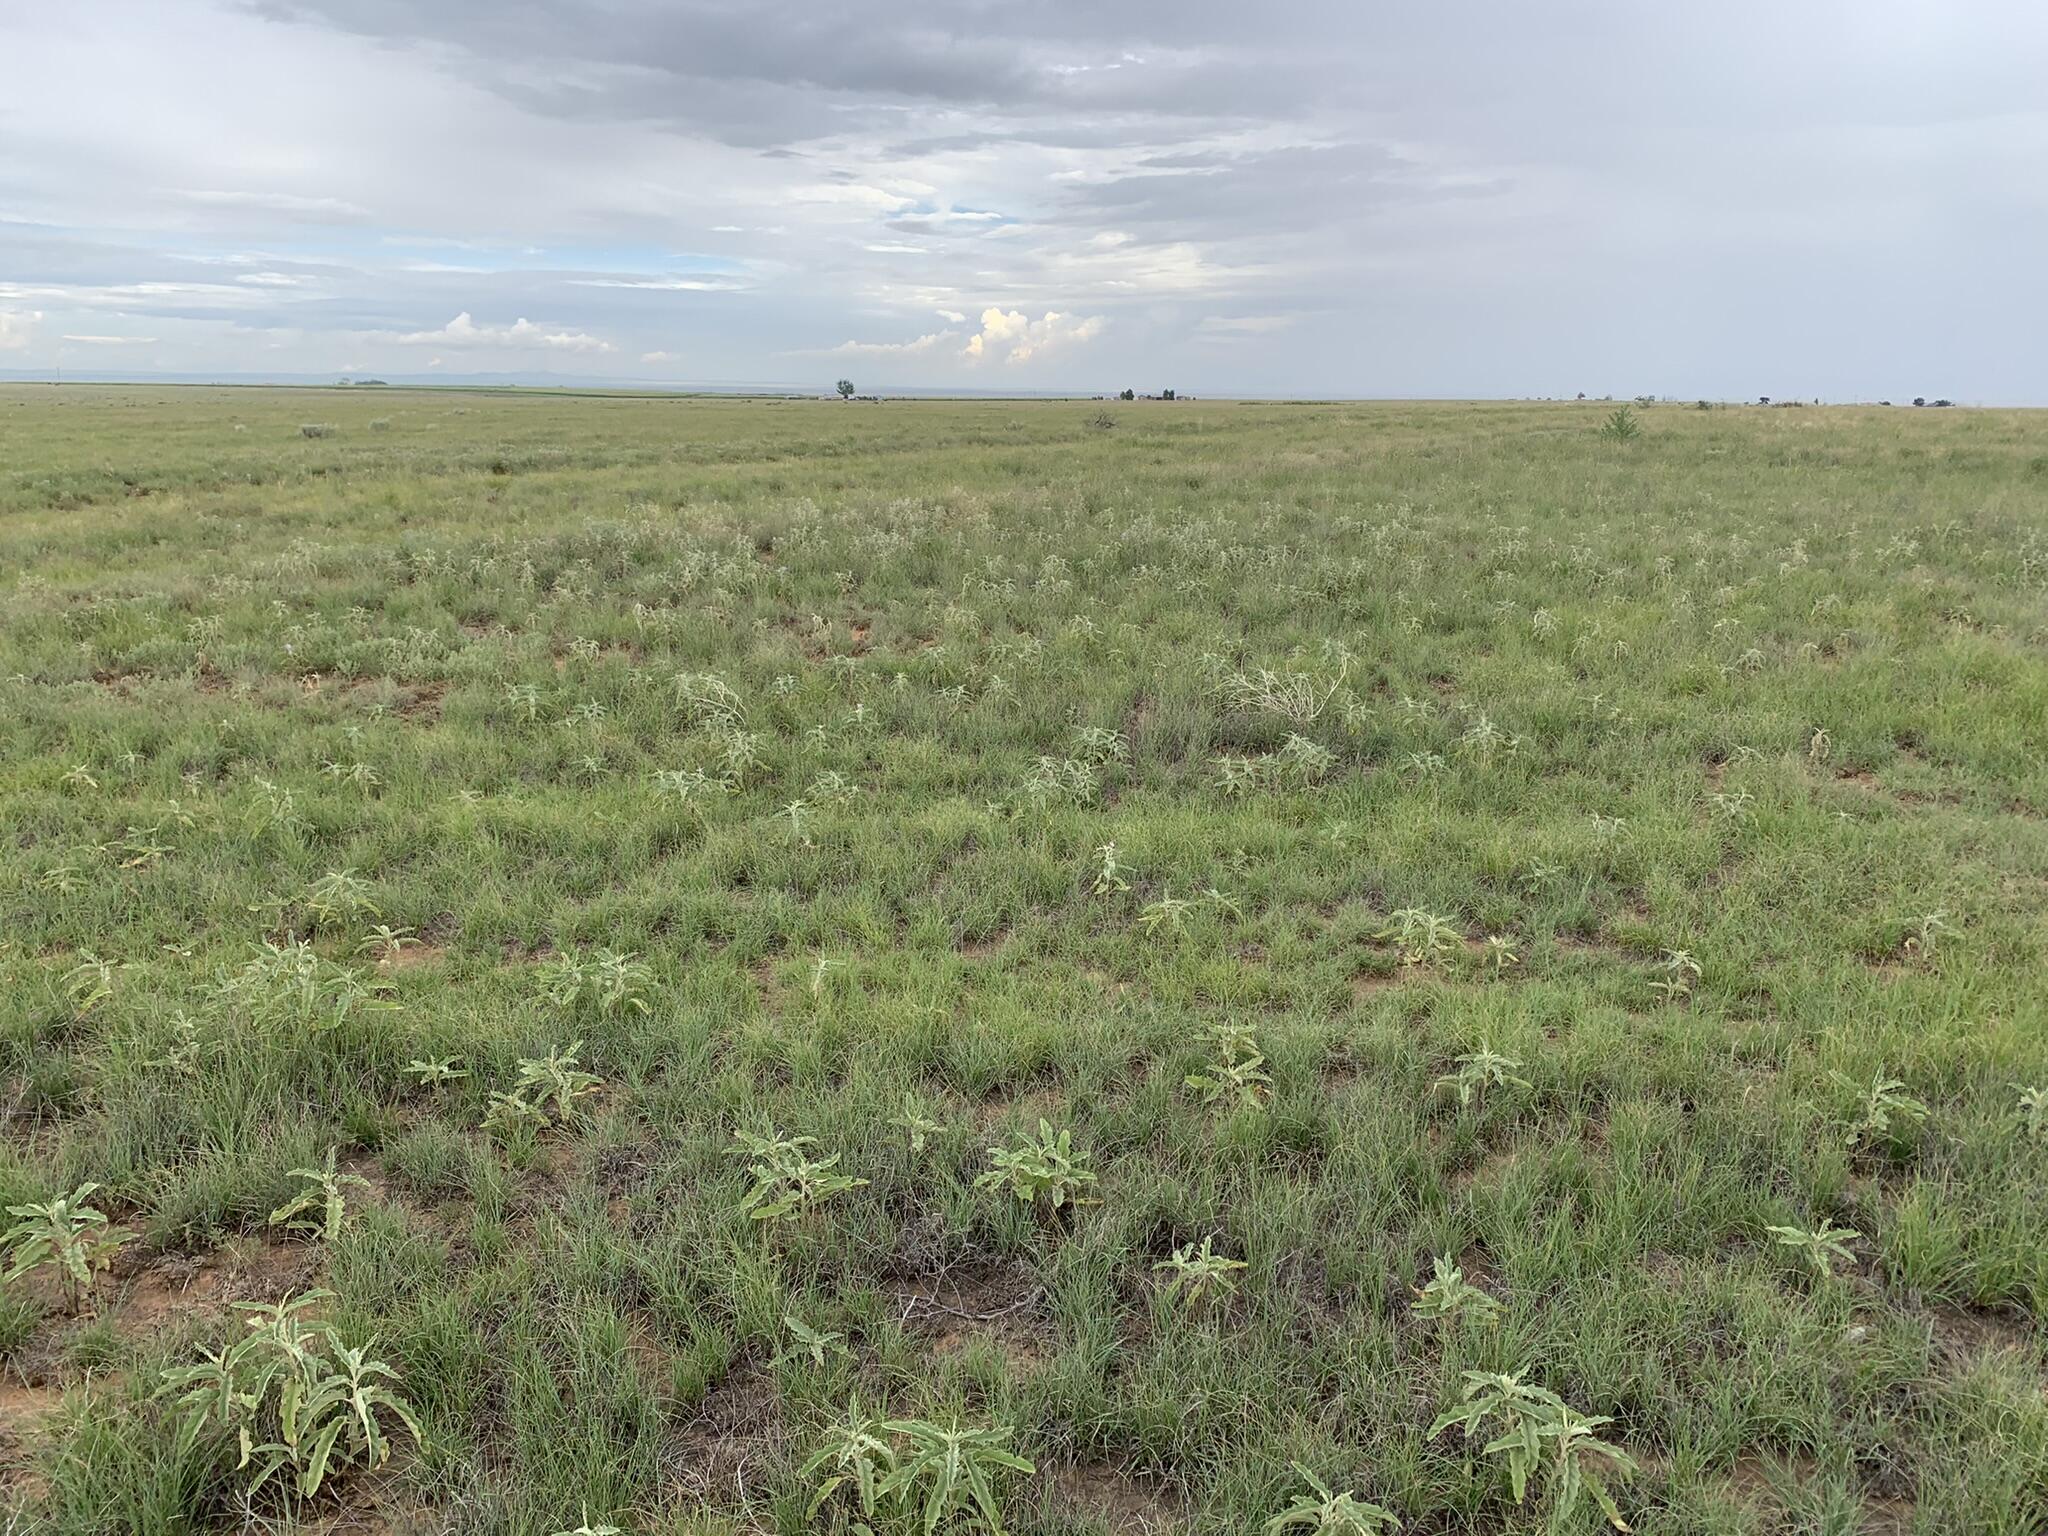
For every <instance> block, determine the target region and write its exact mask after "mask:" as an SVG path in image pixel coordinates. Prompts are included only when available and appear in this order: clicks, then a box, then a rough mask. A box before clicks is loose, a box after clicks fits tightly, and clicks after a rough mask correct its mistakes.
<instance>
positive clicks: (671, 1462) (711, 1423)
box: [662, 1364, 781, 1508]
mask: <svg viewBox="0 0 2048 1536" xmlns="http://www.w3.org/2000/svg"><path fill="white" fill-rule="evenodd" d="M780 1437H781V1419H780V1413H779V1410H778V1407H777V1401H776V1396H775V1382H774V1378H773V1377H772V1376H771V1375H770V1374H769V1372H768V1371H767V1370H766V1369H765V1368H764V1367H762V1366H760V1365H756V1364H746V1365H742V1366H740V1367H739V1368H738V1369H736V1370H733V1371H731V1372H729V1373H728V1374H727V1375H726V1377H725V1379H724V1380H723V1381H721V1382H719V1383H718V1385H716V1386H715V1387H713V1388H712V1389H711V1390H710V1391H709V1392H708V1393H706V1394H705V1396H704V1400H703V1402H701V1403H700V1404H698V1406H697V1412H696V1414H695V1415H694V1416H693V1417H691V1418H690V1419H689V1420H688V1421H687V1422H686V1423H684V1424H683V1425H682V1426H681V1428H679V1429H678V1430H677V1431H676V1433H675V1435H674V1437H673V1439H672V1440H671V1441H670V1442H669V1444H668V1445H667V1446H665V1447H664V1448H663V1451H662V1472H663V1475H664V1477H665V1478H666V1479H667V1480H668V1481H669V1482H670V1483H671V1484H672V1485H673V1486H674V1489H675V1492H676V1493H677V1494H678V1495H679V1496H680V1497H681V1498H682V1499H684V1500H686V1501H689V1502H693V1503H700V1504H706V1503H708V1504H711V1505H712V1506H714V1507H717V1508H729V1507H734V1506H745V1505H748V1504H751V1503H753V1502H754V1501H755V1500H756V1499H759V1498H761V1497H762V1496H763V1490H764V1487H765V1474H766V1472H767V1468H768V1463H769V1462H770V1461H772V1459H773V1458H774V1455H775V1452H776V1448H777V1446H778V1444H779V1443H780Z"/></svg>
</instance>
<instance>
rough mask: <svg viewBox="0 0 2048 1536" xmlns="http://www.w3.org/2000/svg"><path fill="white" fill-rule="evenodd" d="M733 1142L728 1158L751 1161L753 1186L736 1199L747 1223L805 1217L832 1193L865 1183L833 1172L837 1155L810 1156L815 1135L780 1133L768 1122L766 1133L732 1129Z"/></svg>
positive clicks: (749, 1166) (749, 1170) (839, 1193)
mask: <svg viewBox="0 0 2048 1536" xmlns="http://www.w3.org/2000/svg"><path fill="white" fill-rule="evenodd" d="M733 1140H734V1141H736V1142H738V1143H739V1145H738V1146H736V1147H732V1148H729V1149H728V1152H727V1155H728V1156H732V1157H749V1158H752V1159H753V1161H752V1162H751V1163H750V1164H748V1166H747V1176H748V1177H749V1178H751V1179H752V1180H753V1181H754V1182H753V1186H752V1187H751V1188H750V1189H748V1191H747V1192H746V1194H745V1195H744V1196H743V1197H742V1198H741V1200H740V1209H741V1210H742V1211H745V1212H746V1213H747V1217H748V1219H749V1220H751V1221H763V1222H766V1221H784V1220H789V1219H792V1218H801V1217H804V1216H808V1215H810V1214H811V1212H813V1211H815V1210H816V1209H817V1208H818V1207H819V1206H821V1205H823V1204H824V1203H825V1202H826V1201H827V1200H829V1199H831V1198H832V1197H833V1196H834V1195H842V1194H845V1193H846V1192H847V1191H848V1190H852V1189H859V1188H860V1187H861V1186H862V1185H864V1184H866V1183H867V1180H866V1179H856V1178H851V1177H849V1176H848V1175H846V1174H843V1173H839V1172H837V1171H836V1170H837V1168H838V1166H839V1154H837V1153H834V1154H833V1155H832V1156H830V1157H825V1158H814V1157H812V1156H811V1155H810V1153H809V1152H808V1151H807V1150H806V1149H807V1148H809V1147H814V1146H816V1145H817V1144H818V1143H817V1138H816V1137H813V1136H784V1135H782V1134H781V1133H780V1132H778V1131H777V1130H776V1129H775V1128H774V1127H773V1126H770V1127H768V1130H767V1132H766V1134H764V1135H756V1134H754V1133H752V1132H749V1131H735V1132H734V1133H733ZM764 1230H765V1229H764Z"/></svg>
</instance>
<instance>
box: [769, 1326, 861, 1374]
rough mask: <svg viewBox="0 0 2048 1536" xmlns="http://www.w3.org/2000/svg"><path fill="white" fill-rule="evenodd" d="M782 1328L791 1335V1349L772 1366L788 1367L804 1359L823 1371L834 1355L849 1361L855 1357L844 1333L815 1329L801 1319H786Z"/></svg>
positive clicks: (786, 1350) (776, 1358)
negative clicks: (793, 1361)
mask: <svg viewBox="0 0 2048 1536" xmlns="http://www.w3.org/2000/svg"><path fill="white" fill-rule="evenodd" d="M782 1326H783V1328H784V1329H785V1330H786V1331H787V1332H788V1334H789V1338H790V1344H789V1348H787V1349H785V1350H784V1351H783V1352H782V1353H781V1354H779V1355H777V1356H776V1357H775V1358H774V1359H773V1360H772V1361H770V1362H769V1364H771V1365H776V1366H782V1365H787V1364H788V1363H789V1362H790V1361H792V1360H795V1359H798V1358H803V1359H807V1360H809V1361H810V1362H811V1364H812V1365H813V1366H815V1367H817V1368H818V1369H819V1370H823V1369H824V1368H825V1362H826V1360H827V1358H828V1357H830V1356H832V1355H841V1356H844V1357H846V1358H848V1359H851V1358H852V1356H853V1351H852V1350H850V1349H848V1348H847V1347H846V1335H845V1334H843V1333H833V1332H829V1331H827V1330H824V1329H820V1328H813V1327H812V1326H811V1325H810V1324H809V1323H806V1322H805V1321H804V1320H803V1319H802V1318H800V1317H785V1318H783V1320H782Z"/></svg>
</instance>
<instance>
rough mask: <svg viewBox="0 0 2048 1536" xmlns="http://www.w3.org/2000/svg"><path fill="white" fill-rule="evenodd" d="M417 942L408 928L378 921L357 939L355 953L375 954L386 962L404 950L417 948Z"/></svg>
mask: <svg viewBox="0 0 2048 1536" xmlns="http://www.w3.org/2000/svg"><path fill="white" fill-rule="evenodd" d="M419 942H420V941H419V939H418V938H417V937H415V936H414V934H413V931H412V930H411V929H410V928H393V927H390V926H389V925H387V924H385V923H378V924H377V925H376V926H375V927H373V928H372V929H371V930H370V931H369V932H368V933H366V934H365V935H364V936H363V937H362V939H361V940H360V941H358V943H357V944H356V953H357V954H359V955H375V956H376V957H377V958H378V959H379V960H380V961H382V962H384V963H386V964H388V963H389V962H391V961H392V960H395V959H396V958H397V957H398V956H399V955H400V954H401V953H402V952H404V951H405V950H407V949H412V948H417V947H418V946H419Z"/></svg>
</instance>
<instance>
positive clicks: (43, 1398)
mask: <svg viewBox="0 0 2048 1536" xmlns="http://www.w3.org/2000/svg"><path fill="white" fill-rule="evenodd" d="M63 1401H64V1389H63V1388H62V1387H55V1386H33V1387H31V1386H28V1385H26V1384H24V1383H22V1382H19V1381H6V1380H0V1450H4V1449H5V1448H6V1447H7V1446H8V1445H10V1444H15V1445H18V1444H19V1443H20V1442H21V1441H22V1440H23V1439H24V1438H25V1437H26V1436H28V1435H31V1434H34V1433H35V1432H36V1430H37V1429H39V1428H40V1427H41V1426H42V1422H43V1420H45V1419H47V1418H48V1417H49V1416H50V1415H51V1414H53V1413H55V1412H56V1411H57V1409H58V1407H59V1406H60V1405H61V1404H62V1403H63ZM5 1464H6V1463H5V1460H4V1458H0V1466H4V1465H5Z"/></svg>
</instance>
